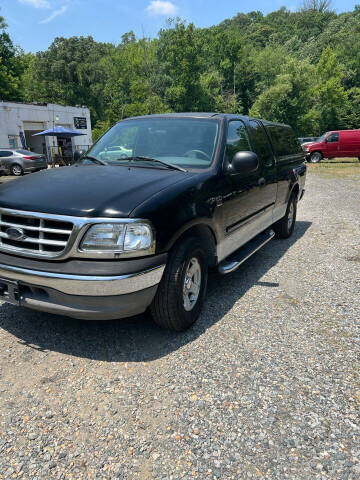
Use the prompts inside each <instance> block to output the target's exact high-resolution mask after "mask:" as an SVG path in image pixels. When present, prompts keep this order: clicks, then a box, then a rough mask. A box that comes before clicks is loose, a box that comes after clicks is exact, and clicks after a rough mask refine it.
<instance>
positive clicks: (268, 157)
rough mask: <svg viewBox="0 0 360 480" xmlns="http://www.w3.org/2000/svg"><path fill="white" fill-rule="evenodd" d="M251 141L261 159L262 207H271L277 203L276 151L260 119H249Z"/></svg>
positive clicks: (260, 185)
mask: <svg viewBox="0 0 360 480" xmlns="http://www.w3.org/2000/svg"><path fill="white" fill-rule="evenodd" d="M249 128H250V136H251V143H252V146H253V150H254V152H255V153H256V154H257V156H258V159H259V177H260V178H259V182H258V183H259V187H260V188H259V192H258V196H259V198H260V199H261V204H262V208H264V210H265V209H270V208H272V207H273V206H274V205H275V201H276V193H277V179H276V177H277V175H276V165H275V158H274V153H273V150H272V147H271V144H270V141H269V137H268V135H267V133H266V131H265V129H264V127H263V125H262V123H261V122H259V121H258V120H250V121H249Z"/></svg>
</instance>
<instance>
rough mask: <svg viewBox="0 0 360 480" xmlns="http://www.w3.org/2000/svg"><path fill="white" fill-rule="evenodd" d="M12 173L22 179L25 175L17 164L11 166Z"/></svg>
mask: <svg viewBox="0 0 360 480" xmlns="http://www.w3.org/2000/svg"><path fill="white" fill-rule="evenodd" d="M10 171H11V174H12V175H15V177H20V176H21V175H23V173H24V170H23V169H22V166H21V165H18V164H17V163H15V164H14V165H11V168H10Z"/></svg>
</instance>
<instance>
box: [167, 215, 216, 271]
mask: <svg viewBox="0 0 360 480" xmlns="http://www.w3.org/2000/svg"><path fill="white" fill-rule="evenodd" d="M189 236H195V237H198V238H200V239H201V242H202V244H203V246H204V248H205V250H206V253H207V255H208V259H209V266H210V267H213V266H215V265H216V264H217V254H216V245H217V243H218V242H217V237H216V234H215V231H214V229H213V228H212V226H211V225H209V224H208V223H207V222H205V221H204V222H198V223H194V222H190V223H189V224H187V225H185V226H184V227H183V228H182V229H181V230H179V231H178V232H177V233H176V234H175V235H174V236H173V237H172V238H171V240H170V241H169V242H168V243H167V245H166V250H167V251H169V250H171V249H172V248H173V247H174V245H175V244H177V243H178V242H180V241H181V240H182V239H184V238H186V237H189Z"/></svg>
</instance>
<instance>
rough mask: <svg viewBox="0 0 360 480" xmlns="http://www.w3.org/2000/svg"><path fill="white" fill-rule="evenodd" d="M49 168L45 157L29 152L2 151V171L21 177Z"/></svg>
mask: <svg viewBox="0 0 360 480" xmlns="http://www.w3.org/2000/svg"><path fill="white" fill-rule="evenodd" d="M45 168H48V164H47V160H46V157H45V155H40V154H39V153H34V152H30V151H29V150H22V149H11V148H6V149H5V148H2V149H0V170H2V171H5V172H6V173H8V174H11V175H15V176H17V177H19V176H20V175H23V174H24V173H27V172H38V171H39V170H44V169H45Z"/></svg>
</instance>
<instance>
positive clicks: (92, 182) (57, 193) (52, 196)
mask: <svg viewBox="0 0 360 480" xmlns="http://www.w3.org/2000/svg"><path fill="white" fill-rule="evenodd" d="M192 175H193V174H192V173H190V172H180V171H178V170H170V169H169V170H165V169H161V168H147V167H146V168H141V167H132V166H131V167H128V166H126V167H125V166H102V165H81V166H73V167H62V168H54V169H52V170H45V171H42V172H39V173H34V174H30V175H27V176H24V177H21V178H20V179H16V180H13V181H10V182H8V183H6V184H3V185H1V187H0V207H3V208H13V209H17V210H26V211H33V212H43V213H55V214H59V215H73V216H83V217H127V216H129V215H130V213H131V211H132V210H134V208H135V207H137V206H138V205H139V204H140V203H142V202H143V201H145V200H146V199H148V198H150V197H151V196H152V195H154V194H155V193H157V192H159V191H161V190H163V189H165V188H168V187H169V186H171V185H173V184H175V183H178V182H179V181H182V180H184V179H186V178H188V177H189V176H192Z"/></svg>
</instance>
